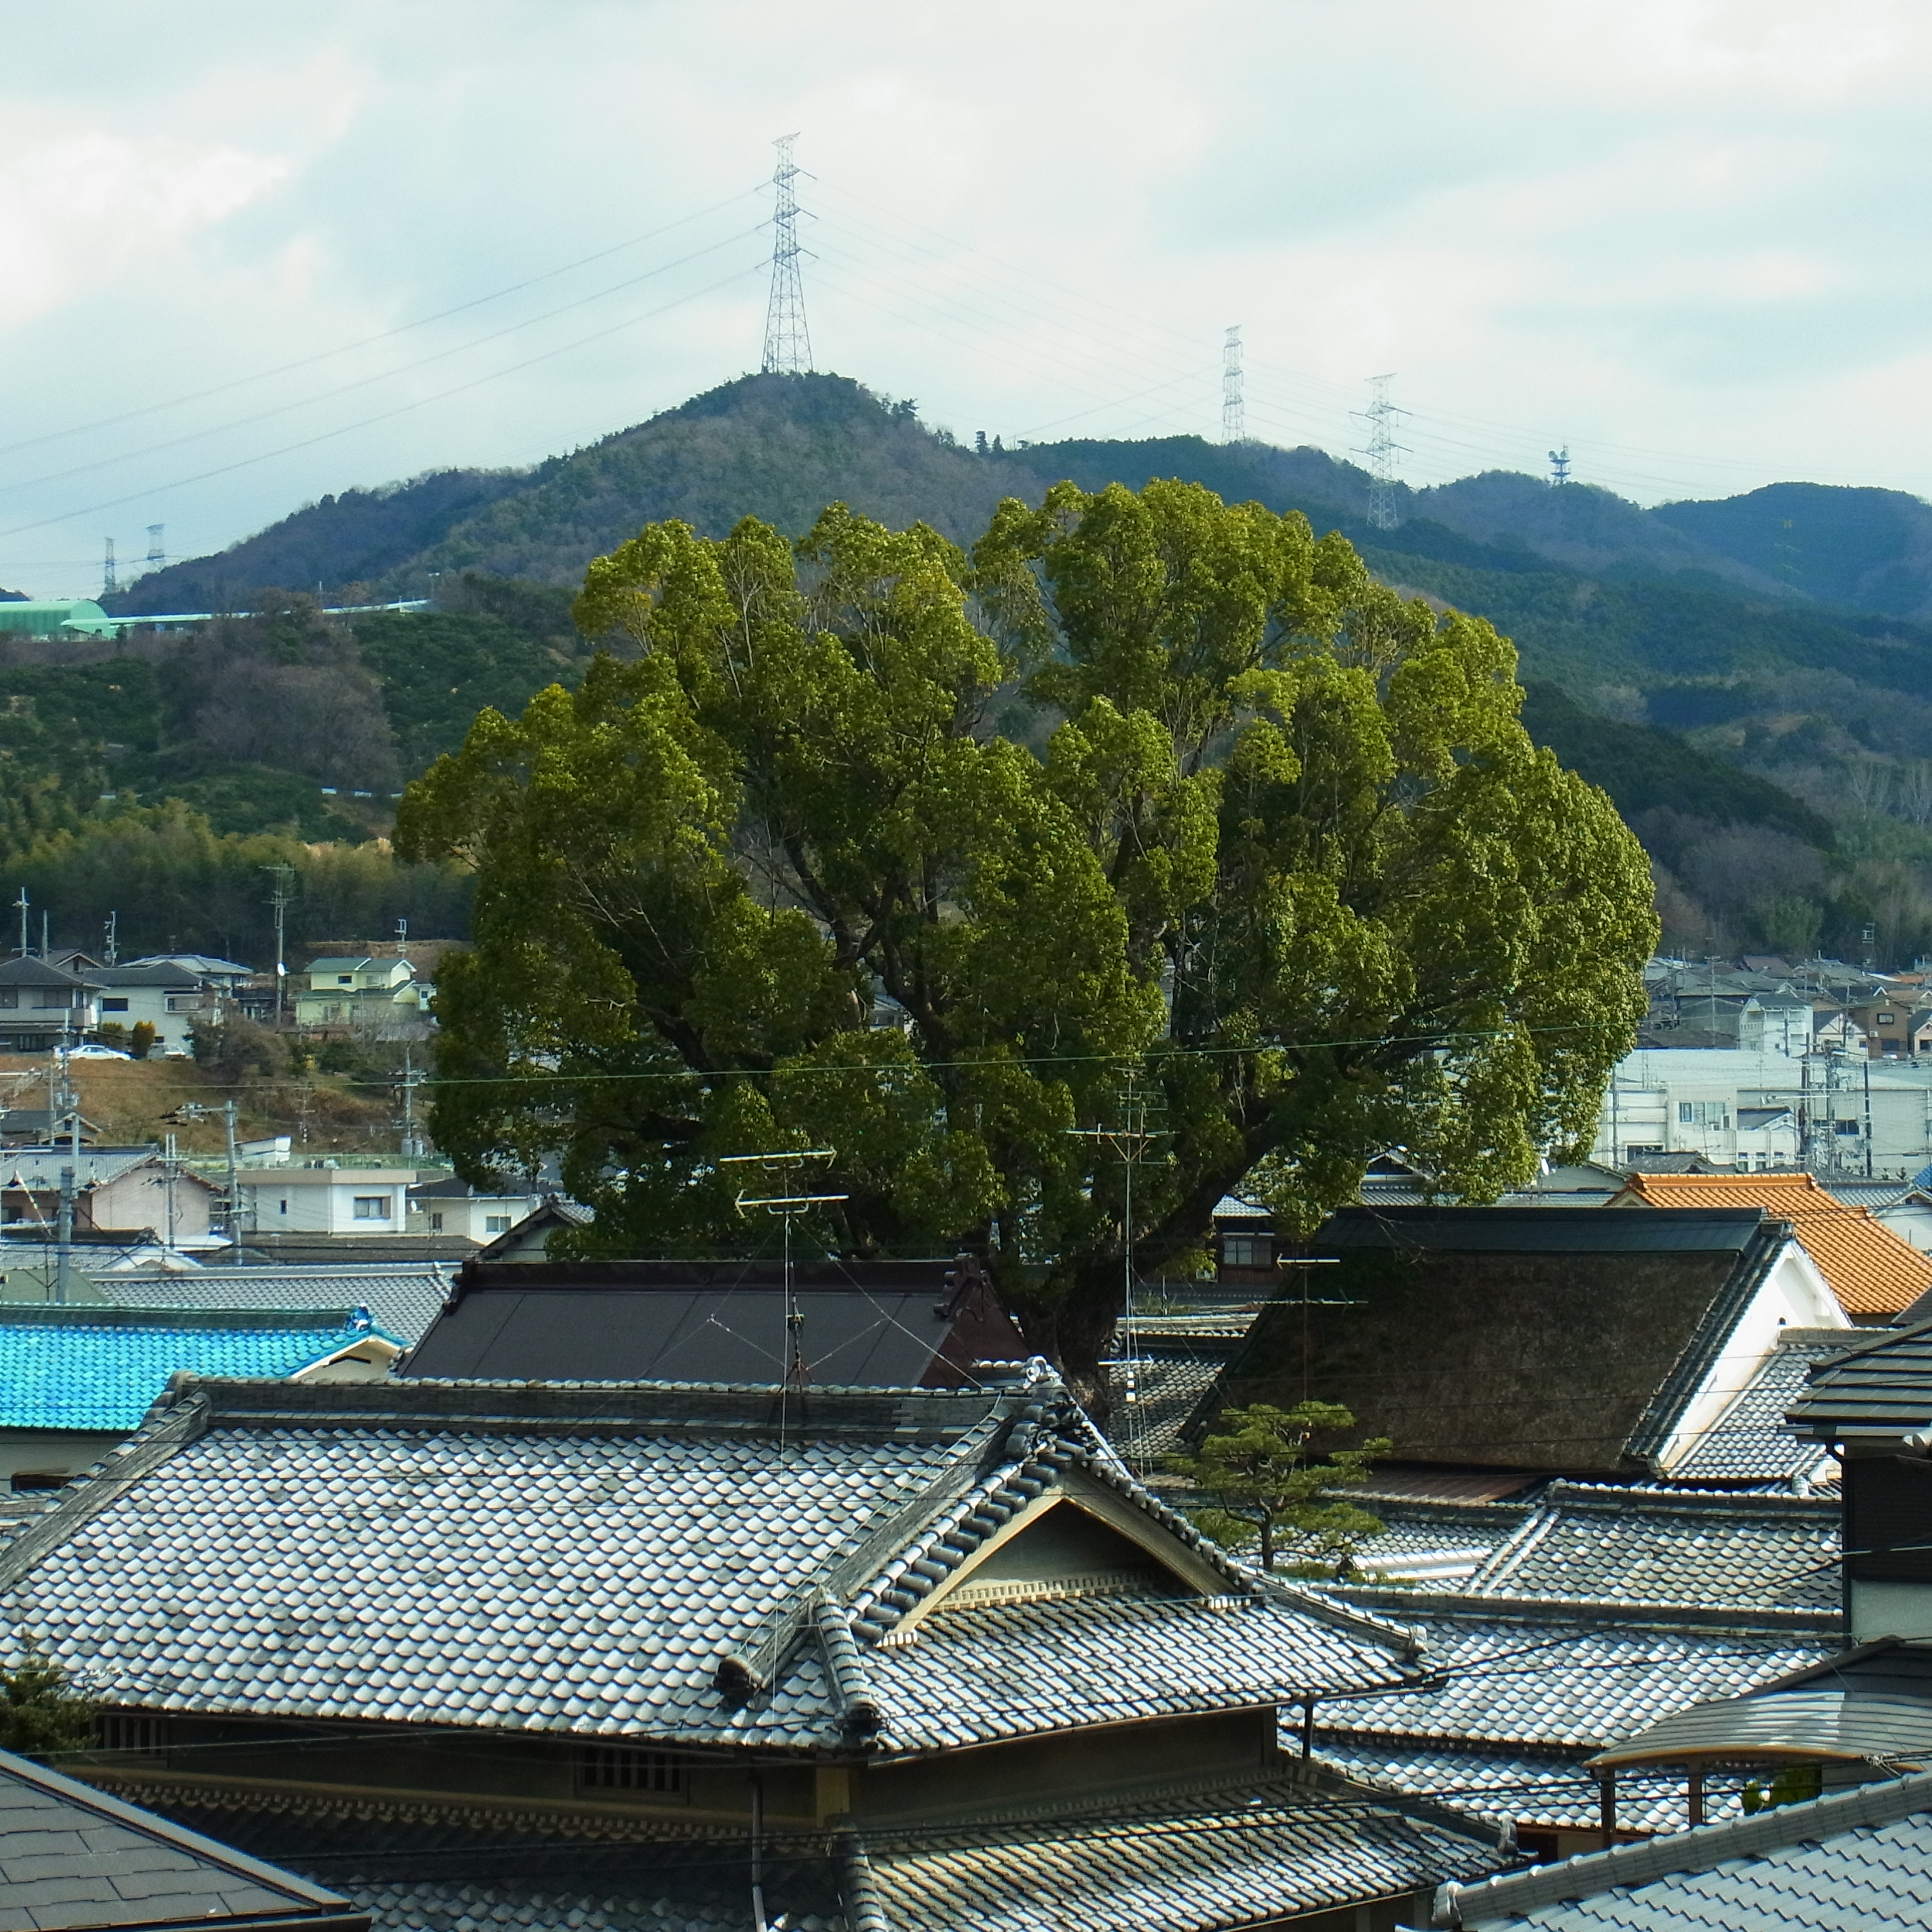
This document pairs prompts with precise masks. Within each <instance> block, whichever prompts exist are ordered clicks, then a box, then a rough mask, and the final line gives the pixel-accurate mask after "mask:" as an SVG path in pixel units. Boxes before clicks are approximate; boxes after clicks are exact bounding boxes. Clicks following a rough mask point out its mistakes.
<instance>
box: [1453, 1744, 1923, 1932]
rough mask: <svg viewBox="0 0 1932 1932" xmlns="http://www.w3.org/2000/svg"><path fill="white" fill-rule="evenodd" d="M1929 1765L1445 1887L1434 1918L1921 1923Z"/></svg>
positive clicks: (1709, 1925) (1901, 1930)
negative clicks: (1915, 1773) (1908, 1774)
mask: <svg viewBox="0 0 1932 1932" xmlns="http://www.w3.org/2000/svg"><path fill="white" fill-rule="evenodd" d="M1928 1870H1932V1775H1921V1776H1919V1777H1915V1778H1897V1779H1893V1780H1890V1781H1886V1782H1884V1783H1880V1784H1864V1785H1860V1786H1858V1787H1856V1788H1855V1790H1850V1791H1845V1792H1839V1793H1834V1794H1833V1795H1832V1796H1830V1797H1829V1798H1817V1799H1812V1800H1811V1802H1809V1803H1808V1804H1802V1805H1774V1806H1773V1807H1772V1808H1770V1809H1769V1810H1767V1811H1760V1812H1757V1813H1756V1814H1754V1815H1753V1816H1751V1817H1741V1818H1734V1819H1728V1820H1725V1821H1724V1823H1721V1824H1713V1825H1706V1826H1702V1827H1700V1829H1697V1830H1696V1831H1691V1832H1677V1833H1674V1834H1672V1835H1669V1836H1667V1837H1663V1838H1651V1839H1648V1840H1646V1841H1644V1842H1643V1843H1640V1844H1634V1845H1619V1846H1617V1847H1616V1849H1613V1850H1611V1851H1607V1852H1592V1853H1590V1854H1589V1855H1587V1856H1585V1857H1583V1858H1569V1859H1566V1860H1565V1861H1563V1862H1562V1863H1561V1864H1553V1865H1541V1866H1538V1867H1536V1868H1535V1870H1530V1871H1525V1872H1513V1873H1509V1874H1508V1875H1507V1876H1504V1877H1502V1878H1496V1879H1489V1880H1487V1882H1484V1883H1483V1884H1481V1885H1453V1884H1452V1886H1451V1888H1450V1889H1448V1891H1446V1892H1445V1895H1444V1896H1443V1897H1442V1900H1441V1901H1440V1903H1441V1906H1442V1916H1441V1917H1440V1918H1439V1919H1438V1921H1437V1922H1438V1923H1439V1924H1448V1925H1452V1926H1461V1927H1469V1928H1472V1932H1473V1928H1475V1927H1479V1926H1487V1925H1513V1926H1514V1925H1520V1926H1529V1927H1541V1928H1542V1932H1684V1928H1685V1927H1691V1926H1695V1927H1699V1928H1700V1929H1701V1932H1821V1928H1826V1932H1894V1928H1895V1932H1908V1928H1909V1932H1919V1928H1921V1927H1923V1926H1924V1924H1925V1874H1926V1873H1927V1871H1928Z"/></svg>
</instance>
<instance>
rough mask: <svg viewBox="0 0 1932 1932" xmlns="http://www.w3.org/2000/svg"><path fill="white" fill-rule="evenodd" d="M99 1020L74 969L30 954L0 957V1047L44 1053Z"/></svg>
mask: <svg viewBox="0 0 1932 1932" xmlns="http://www.w3.org/2000/svg"><path fill="white" fill-rule="evenodd" d="M100 1024H101V1004H100V998H99V995H98V994H97V993H96V992H95V990H94V989H93V988H92V986H89V984H88V983H87V982H86V980H83V979H82V978H80V977H79V976H78V975H77V974H73V973H69V972H66V971H63V970H62V968H59V967H58V966H52V965H49V964H48V963H47V962H46V961H45V960H44V959H35V958H34V956H33V955H32V954H31V953H16V954H15V955H14V956H13V958H12V959H8V960H6V961H5V962H0V1052H4V1053H46V1052H49V1051H51V1050H52V1049H53V1048H55V1047H57V1046H72V1045H74V1044H75V1043H77V1042H78V1041H79V1040H80V1039H81V1038H82V1037H83V1036H84V1035H86V1034H90V1033H92V1031H94V1029H95V1028H96V1027H97V1026H98V1025H100Z"/></svg>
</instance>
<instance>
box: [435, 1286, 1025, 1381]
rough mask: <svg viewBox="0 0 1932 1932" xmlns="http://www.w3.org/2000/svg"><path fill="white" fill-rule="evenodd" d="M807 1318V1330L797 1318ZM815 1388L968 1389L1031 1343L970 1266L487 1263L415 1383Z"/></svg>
mask: <svg viewBox="0 0 1932 1932" xmlns="http://www.w3.org/2000/svg"><path fill="white" fill-rule="evenodd" d="M793 1313H796V1314H797V1315H798V1316H799V1318H800V1319H799V1322H798V1324H797V1326H796V1331H794V1330H793V1328H792V1326H791V1325H790V1321H789V1319H788V1318H789V1317H790V1316H791V1315H792V1314H793ZM794 1339H795V1340H796V1346H797V1348H798V1350H799V1353H800V1354H801V1355H802V1357H803V1359H804V1362H805V1371H806V1376H807V1379H808V1380H810V1381H812V1382H823V1383H829V1384H835V1385H838V1386H841V1387H843V1388H932V1387H935V1386H942V1385H943V1386H945V1387H948V1388H956V1387H958V1386H959V1385H962V1384H963V1383H967V1382H972V1381H974V1380H975V1379H977V1377H976V1375H975V1372H974V1364H975V1363H978V1362H988V1361H1024V1360H1025V1358H1026V1356H1027V1355H1028V1349H1027V1347H1026V1344H1025V1342H1024V1341H1023V1340H1022V1338H1021V1336H1020V1333H1019V1330H1018V1329H1017V1328H1015V1327H1014V1325H1013V1321H1012V1319H1011V1318H1010V1316H1007V1314H1006V1313H1005V1312H1004V1310H1002V1309H1001V1307H1000V1306H999V1304H998V1301H997V1300H995V1298H994V1295H993V1293H992V1289H991V1287H990V1286H989V1284H988V1283H986V1280H985V1279H984V1277H983V1276H982V1275H981V1274H980V1272H979V1271H978V1270H977V1268H974V1267H972V1266H971V1265H970V1264H968V1265H963V1266H961V1267H958V1268H956V1267H954V1266H953V1265H950V1264H948V1263H947V1262H802V1263H799V1264H798V1265H796V1266H795V1267H794V1268H793V1270H792V1275H791V1292H790V1299H789V1301H787V1295H786V1291H785V1286H784V1273H783V1270H782V1268H781V1264H779V1263H778V1262H763V1261H759V1262H470V1263H469V1264H467V1265H465V1267H464V1268H463V1270H462V1271H461V1272H460V1274H458V1277H457V1280H456V1285H455V1290H454V1292H453V1294H452V1299H451V1301H450V1303H449V1306H448V1307H446V1309H445V1310H443V1312H442V1313H441V1314H440V1316H438V1317H437V1320H436V1321H435V1322H434V1323H433V1324H432V1325H431V1328H430V1329H429V1331H428V1334H425V1336H424V1337H423V1339H422V1341H421V1342H420V1343H419V1344H418V1345H417V1346H416V1349H414V1350H413V1352H412V1353H411V1355H410V1361H409V1363H408V1365H407V1370H405V1373H407V1374H410V1375H412V1376H436V1377H443V1378H452V1377H454V1378H469V1377H481V1378H484V1379H492V1378H500V1379H518V1380H520V1379H538V1380H542V1381H547V1382H576V1381H587V1380H599V1381H601V1380H610V1381H639V1382H663V1381H671V1382H780V1381H782V1380H784V1379H785V1376H786V1374H787V1365H788V1364H789V1363H790V1360H791V1355H792V1350H793V1342H794Z"/></svg>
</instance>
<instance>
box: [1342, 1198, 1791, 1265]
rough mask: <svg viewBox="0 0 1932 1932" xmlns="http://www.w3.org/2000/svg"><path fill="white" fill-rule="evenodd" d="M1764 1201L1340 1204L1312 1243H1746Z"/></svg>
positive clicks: (1481, 1247)
mask: <svg viewBox="0 0 1932 1932" xmlns="http://www.w3.org/2000/svg"><path fill="white" fill-rule="evenodd" d="M1765 1220H1766V1213H1765V1211H1764V1210H1763V1208H1653V1209H1652V1210H1651V1211H1650V1212H1649V1214H1647V1215H1643V1214H1634V1213H1619V1214H1578V1213H1577V1211H1576V1210H1575V1209H1574V1208H1407V1207H1395V1206H1389V1207H1381V1206H1377V1207H1370V1208H1337V1210H1336V1211H1335V1212H1334V1214H1331V1216H1330V1217H1328V1220H1326V1221H1325V1222H1324V1223H1322V1227H1321V1229H1320V1230H1319V1232H1318V1233H1317V1234H1316V1236H1315V1238H1314V1239H1313V1241H1311V1242H1310V1244H1309V1248H1310V1253H1314V1254H1317V1255H1325V1254H1338V1253H1340V1252H1341V1251H1342V1250H1344V1249H1346V1248H1394V1249H1403V1248H1409V1249H1416V1250H1424V1249H1433V1250H1444V1249H1457V1250H1465V1251H1471V1252H1474V1253H1478V1254H1521V1253H1531V1254H1625V1253H1644V1254H1684V1253H1694V1252H1697V1251H1698V1250H1706V1249H1729V1250H1732V1251H1733V1252H1737V1251H1740V1250H1742V1249H1743V1248H1745V1247H1746V1246H1747V1245H1748V1244H1749V1242H1750V1241H1751V1237H1752V1236H1753V1235H1754V1234H1756V1233H1757V1230H1758V1229H1759V1227H1760V1226H1761V1225H1762V1224H1763V1222H1764V1221H1765Z"/></svg>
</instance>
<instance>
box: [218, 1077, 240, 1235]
mask: <svg viewBox="0 0 1932 1932" xmlns="http://www.w3.org/2000/svg"><path fill="white" fill-rule="evenodd" d="M221 1111H222V1113H223V1115H224V1116H225V1117H226V1124H227V1127H228V1213H227V1217H226V1218H227V1221H228V1259H229V1262H230V1263H231V1264H232V1265H233V1266H235V1267H236V1268H239V1267H240V1266H241V1265H242V1217H241V1214H240V1213H239V1210H238V1208H237V1207H236V1181H235V1114H236V1102H235V1101H234V1100H232V1099H231V1100H229V1101H228V1102H226V1103H225V1104H224V1105H223V1108H222V1109H221Z"/></svg>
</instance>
